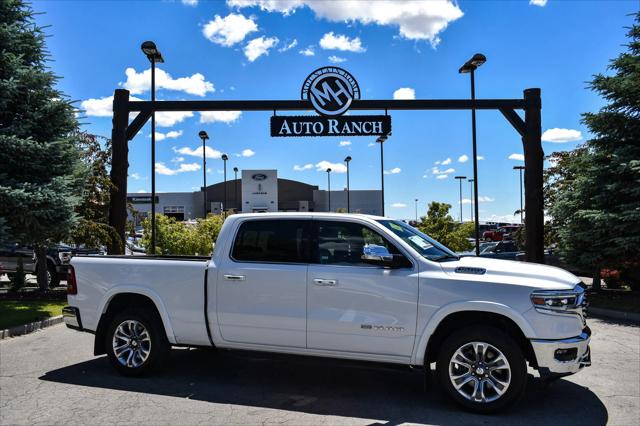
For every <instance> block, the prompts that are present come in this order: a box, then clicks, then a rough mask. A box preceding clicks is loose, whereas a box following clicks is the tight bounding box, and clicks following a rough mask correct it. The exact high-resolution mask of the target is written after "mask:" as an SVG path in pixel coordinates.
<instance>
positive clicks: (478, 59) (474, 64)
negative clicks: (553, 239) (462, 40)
mask: <svg viewBox="0 0 640 426" xmlns="http://www.w3.org/2000/svg"><path fill="white" fill-rule="evenodd" d="M485 62H487V57H486V56H484V55H483V54H481V53H476V54H475V55H473V57H472V58H471V59H469V60H468V61H467V62H465V63H464V65H462V66H461V67H460V69H459V70H458V72H459V73H460V74H471V100H472V101H475V99H476V80H475V71H476V69H477V68H478V67H479V66H480V65H482V64H484V63H485ZM471 135H472V139H473V204H474V209H475V214H474V216H475V217H474V222H475V228H476V229H475V230H476V256H480V222H479V221H478V152H477V148H476V109H475V105H474V107H472V108H471Z"/></svg>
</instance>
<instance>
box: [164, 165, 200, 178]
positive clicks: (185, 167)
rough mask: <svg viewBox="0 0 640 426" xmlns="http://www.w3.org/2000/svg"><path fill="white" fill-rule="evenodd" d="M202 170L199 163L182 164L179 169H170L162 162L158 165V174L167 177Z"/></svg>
mask: <svg viewBox="0 0 640 426" xmlns="http://www.w3.org/2000/svg"><path fill="white" fill-rule="evenodd" d="M201 168H202V166H200V164H198V163H181V164H180V167H178V168H177V169H172V168H169V167H167V166H166V165H165V164H164V163H162V162H160V163H156V173H158V174H161V175H166V176H173V175H177V174H178V173H183V172H195V171H196V170H200V169H201Z"/></svg>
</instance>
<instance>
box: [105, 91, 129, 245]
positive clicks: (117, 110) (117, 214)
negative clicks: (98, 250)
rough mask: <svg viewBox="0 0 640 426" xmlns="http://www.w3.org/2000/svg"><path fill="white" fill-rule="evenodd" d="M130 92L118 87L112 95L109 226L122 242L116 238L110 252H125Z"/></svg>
mask: <svg viewBox="0 0 640 426" xmlns="http://www.w3.org/2000/svg"><path fill="white" fill-rule="evenodd" d="M128 104H129V91H128V90H124V89H117V90H116V91H115V93H114V96H113V120H112V123H113V129H112V130H111V150H112V151H111V183H112V184H113V186H112V188H111V201H110V206H109V225H111V226H113V227H114V228H115V230H116V232H117V234H118V235H119V236H120V238H121V239H122V241H114V242H112V243H111V244H110V245H109V247H108V251H109V254H124V241H125V226H126V223H127V172H128V169H129V160H128V157H129V146H128V141H127V126H128V124H129V108H128Z"/></svg>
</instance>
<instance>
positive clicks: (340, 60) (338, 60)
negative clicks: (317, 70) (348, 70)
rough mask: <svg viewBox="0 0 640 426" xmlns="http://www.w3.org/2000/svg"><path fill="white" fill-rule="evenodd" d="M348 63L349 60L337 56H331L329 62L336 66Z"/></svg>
mask: <svg viewBox="0 0 640 426" xmlns="http://www.w3.org/2000/svg"><path fill="white" fill-rule="evenodd" d="M346 61H347V58H341V57H340V56H336V55H331V56H329V62H333V63H334V64H341V63H343V62H346Z"/></svg>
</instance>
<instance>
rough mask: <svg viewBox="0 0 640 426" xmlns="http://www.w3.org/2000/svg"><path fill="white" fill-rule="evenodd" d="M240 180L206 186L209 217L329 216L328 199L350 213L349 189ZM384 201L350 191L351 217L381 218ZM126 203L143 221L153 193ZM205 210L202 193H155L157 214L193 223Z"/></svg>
mask: <svg viewBox="0 0 640 426" xmlns="http://www.w3.org/2000/svg"><path fill="white" fill-rule="evenodd" d="M241 176H242V177H241V178H240V179H231V180H227V182H226V185H225V183H224V182H220V183H216V184H214V185H210V186H207V188H206V191H207V213H213V214H220V212H221V211H222V210H223V209H224V210H233V211H235V212H242V213H255V212H283V211H284V212H313V211H316V212H326V211H329V198H331V211H334V212H335V211H338V210H339V211H346V209H347V191H346V189H345V190H339V191H331V194H329V192H328V191H325V190H321V189H318V186H315V185H309V184H307V183H304V182H299V181H295V180H290V179H282V178H278V171H277V170H243V171H242V175H241ZM225 189H226V191H225ZM225 192H226V197H225ZM329 195H330V197H329ZM381 197H382V194H381V191H380V190H351V191H349V204H350V210H351V212H352V213H365V214H373V215H379V214H381V213H382V208H381ZM225 198H226V203H227V205H226V206H224V201H225ZM127 202H128V203H131V204H132V206H133V208H134V209H135V210H137V211H138V212H140V215H141V216H142V217H145V216H146V215H147V214H149V212H150V211H151V194H150V193H133V194H132V193H130V194H127ZM203 210H204V193H203V191H195V192H161V193H160V192H158V193H156V212H157V213H162V214H165V215H167V216H172V217H175V218H176V219H178V220H190V219H196V218H199V217H204V211H203ZM129 219H130V220H131V219H132V218H131V217H130V218H129Z"/></svg>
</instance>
